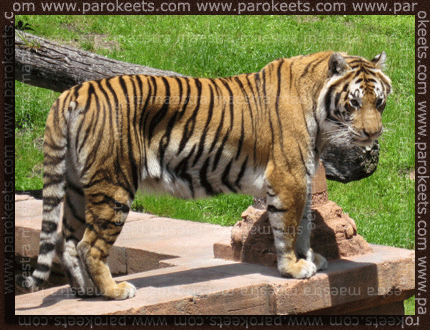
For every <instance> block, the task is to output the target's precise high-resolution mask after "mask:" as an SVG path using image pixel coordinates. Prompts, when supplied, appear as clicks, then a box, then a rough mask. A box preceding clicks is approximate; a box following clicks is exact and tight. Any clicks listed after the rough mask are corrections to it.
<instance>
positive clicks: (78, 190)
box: [67, 180, 84, 197]
mask: <svg viewBox="0 0 430 330" xmlns="http://www.w3.org/2000/svg"><path fill="white" fill-rule="evenodd" d="M67 189H70V190H73V191H74V192H75V193H77V194H78V195H80V196H82V197H83V196H84V191H83V190H82V188H81V187H79V186H78V185H76V184H74V183H73V182H72V181H71V180H67Z"/></svg>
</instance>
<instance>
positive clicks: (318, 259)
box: [304, 249, 328, 271]
mask: <svg viewBox="0 0 430 330" xmlns="http://www.w3.org/2000/svg"><path fill="white" fill-rule="evenodd" d="M304 257H305V259H306V260H307V261H310V262H313V263H314V264H315V266H316V267H317V271H318V270H324V269H327V265H328V263H327V259H326V258H324V257H323V256H322V255H321V254H319V253H315V252H313V251H312V249H309V250H308V251H307V253H306V255H305V256H304Z"/></svg>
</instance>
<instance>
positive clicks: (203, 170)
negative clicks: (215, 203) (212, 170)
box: [200, 157, 215, 196]
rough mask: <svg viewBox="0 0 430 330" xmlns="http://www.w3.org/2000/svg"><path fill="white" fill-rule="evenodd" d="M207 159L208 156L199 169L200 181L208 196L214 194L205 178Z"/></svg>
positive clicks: (207, 165)
mask: <svg viewBox="0 0 430 330" xmlns="http://www.w3.org/2000/svg"><path fill="white" fill-rule="evenodd" d="M209 161H210V157H208V158H207V159H206V161H205V162H204V164H203V166H202V168H201V169H200V183H201V185H202V186H203V188H205V191H206V194H207V195H209V196H212V195H215V191H214V189H213V187H212V185H211V184H210V183H209V181H208V179H207V174H208V168H209Z"/></svg>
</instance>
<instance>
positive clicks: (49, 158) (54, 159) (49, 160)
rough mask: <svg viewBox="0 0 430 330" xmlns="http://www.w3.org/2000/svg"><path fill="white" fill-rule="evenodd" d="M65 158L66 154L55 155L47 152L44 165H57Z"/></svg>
mask: <svg viewBox="0 0 430 330" xmlns="http://www.w3.org/2000/svg"><path fill="white" fill-rule="evenodd" d="M63 160H64V156H53V155H49V154H48V153H45V155H44V160H43V166H49V165H52V166H55V165H58V164H60V163H61V162H62V161H63Z"/></svg>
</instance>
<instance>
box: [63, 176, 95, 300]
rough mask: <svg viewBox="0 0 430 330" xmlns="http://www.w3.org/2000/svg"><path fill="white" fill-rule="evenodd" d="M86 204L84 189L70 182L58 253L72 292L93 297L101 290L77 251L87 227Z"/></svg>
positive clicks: (80, 295) (79, 295)
mask: <svg viewBox="0 0 430 330" xmlns="http://www.w3.org/2000/svg"><path fill="white" fill-rule="evenodd" d="M84 205H85V198H84V195H83V191H82V190H81V189H80V188H78V187H72V186H71V185H70V184H69V186H68V188H67V191H66V197H65V202H64V215H63V225H62V237H61V239H60V240H59V242H58V244H59V246H58V250H59V251H58V255H59V256H60V260H61V264H62V266H63V269H64V272H65V273H66V276H67V279H68V282H69V284H70V287H71V289H72V292H73V293H74V294H76V296H78V297H91V296H97V295H99V292H98V290H97V287H96V286H95V285H94V283H93V281H92V280H91V278H90V277H89V275H88V272H87V270H86V268H85V265H84V263H83V261H82V260H81V258H80V257H79V254H78V251H77V245H78V243H79V241H80V240H81V239H82V237H83V234H84V231H85V228H86V226H85V208H84Z"/></svg>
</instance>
